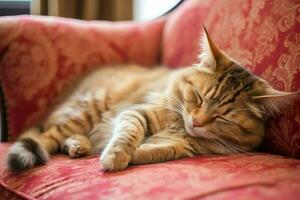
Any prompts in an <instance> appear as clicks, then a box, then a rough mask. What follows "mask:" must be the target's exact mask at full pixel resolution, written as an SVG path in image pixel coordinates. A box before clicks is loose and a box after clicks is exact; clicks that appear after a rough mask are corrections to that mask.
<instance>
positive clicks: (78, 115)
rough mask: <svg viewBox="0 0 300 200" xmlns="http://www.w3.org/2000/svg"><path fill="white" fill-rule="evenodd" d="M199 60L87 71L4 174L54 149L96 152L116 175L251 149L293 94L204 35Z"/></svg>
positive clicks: (26, 138)
mask: <svg viewBox="0 0 300 200" xmlns="http://www.w3.org/2000/svg"><path fill="white" fill-rule="evenodd" d="M200 59H201V63H200V64H199V65H195V66H192V67H188V68H183V69H180V70H176V71H169V70H167V69H165V68H162V67H160V68H155V69H145V68H141V67H138V66H110V67H107V68H105V67H102V68H101V69H98V70H96V71H94V72H93V73H91V74H90V75H88V76H86V77H85V78H84V79H83V80H81V81H80V82H79V84H78V85H77V86H76V87H75V90H74V91H73V92H72V93H71V94H70V95H69V96H68V97H65V98H64V100H63V101H62V103H61V104H59V105H57V107H56V108H55V109H54V111H53V112H52V113H51V114H50V115H49V116H48V117H47V118H46V119H45V120H44V121H43V122H42V123H41V124H40V126H39V127H35V128H32V129H29V130H27V131H25V133H24V134H23V135H22V136H21V137H20V139H19V140H18V141H17V142H16V143H15V144H14V145H13V146H12V147H11V148H10V151H9V153H8V165H9V167H10V169H11V170H13V171H21V170H23V169H26V168H31V167H33V166H35V165H38V164H43V163H45V162H46V161H47V159H48V157H49V155H50V154H53V153H56V152H63V153H66V154H68V155H69V156H70V157H81V156H85V155H90V154H95V153H100V152H102V154H101V158H100V160H101V163H102V166H103V169H105V170H109V171H115V170H122V169H125V168H126V167H127V166H128V164H144V163H154V162H164V161H167V160H174V159H179V158H184V157H191V156H194V155H199V154H226V153H239V152H247V151H251V150H253V149H255V148H256V147H257V146H258V145H259V144H260V142H261V141H262V139H263V137H264V123H265V121H266V119H267V118H268V116H269V115H270V114H272V113H274V111H276V112H277V110H278V109H279V108H280V107H281V106H282V105H284V104H285V102H287V101H288V100H290V99H291V98H289V97H293V96H295V94H298V93H283V92H279V91H276V90H273V89H272V88H271V87H270V86H269V85H268V84H267V83H266V82H265V81H263V80H262V79H260V78H258V77H256V76H254V75H253V74H251V73H250V72H248V71H247V70H246V69H244V68H243V67H241V66H240V65H239V64H238V63H237V62H236V61H234V60H232V59H230V58H229V57H228V56H226V55H225V54H224V53H223V52H221V51H220V50H219V49H218V48H217V47H216V46H215V44H214V43H213V42H212V41H211V39H210V38H209V36H208V35H207V33H206V32H205V34H204V40H203V52H202V54H201V55H200ZM102 150H103V151H102Z"/></svg>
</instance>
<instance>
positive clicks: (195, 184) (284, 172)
mask: <svg viewBox="0 0 300 200" xmlns="http://www.w3.org/2000/svg"><path fill="white" fill-rule="evenodd" d="M9 146H10V144H7V143H2V144H0V157H4V154H5V153H6V152H7V148H8V147H9ZM4 192H5V195H6V196H9V197H10V196H15V197H16V196H17V197H20V198H25V199H49V200H50V199H53V200H55V199H60V200H63V199H66V200H67V199H77V200H79V199H89V200H93V199H200V198H201V199H232V197H235V198H234V199H245V197H247V199H257V200H260V199H264V200H268V199H270V200H271V199H272V200H276V199H290V200H293V199H295V200H296V199H299V198H300V160H296V159H291V158H287V157H282V156H276V155H270V154H262V153H252V154H244V155H243V154H240V155H227V156H198V157H194V158H190V159H183V160H176V161H171V162H166V163H159V164H152V165H140V166H131V167H129V168H128V169H127V170H124V171H120V172H116V173H105V172H103V171H102V170H101V165H100V163H99V159H98V156H90V157H87V158H81V159H70V158H67V157H66V156H62V155H57V156H54V157H53V158H52V159H51V160H50V161H49V162H48V163H47V164H46V165H44V166H39V167H36V168H34V169H31V170H28V171H25V172H23V173H21V174H12V173H10V172H8V171H7V170H6V169H5V162H4V160H3V159H2V160H0V196H1V195H3V194H4ZM7 199H8V198H7Z"/></svg>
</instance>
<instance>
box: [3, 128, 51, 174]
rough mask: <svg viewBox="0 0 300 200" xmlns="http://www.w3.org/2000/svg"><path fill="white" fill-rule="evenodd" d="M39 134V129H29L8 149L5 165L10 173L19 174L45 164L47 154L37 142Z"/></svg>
mask: <svg viewBox="0 0 300 200" xmlns="http://www.w3.org/2000/svg"><path fill="white" fill-rule="evenodd" d="M40 134H41V131H40V129H39V128H37V127H36V128H31V129H29V130H27V131H26V132H24V133H23V134H22V136H21V137H20V138H19V139H18V140H17V141H16V142H15V143H14V144H13V145H12V146H11V147H10V149H9V151H8V154H7V165H8V168H9V169H10V170H11V171H14V172H20V171H23V170H25V169H28V168H31V167H33V166H35V165H41V164H44V163H46V162H47V160H48V158H49V153H48V152H47V151H46V150H45V149H44V148H43V146H42V145H41V144H40V143H39V141H38V137H39V135H40Z"/></svg>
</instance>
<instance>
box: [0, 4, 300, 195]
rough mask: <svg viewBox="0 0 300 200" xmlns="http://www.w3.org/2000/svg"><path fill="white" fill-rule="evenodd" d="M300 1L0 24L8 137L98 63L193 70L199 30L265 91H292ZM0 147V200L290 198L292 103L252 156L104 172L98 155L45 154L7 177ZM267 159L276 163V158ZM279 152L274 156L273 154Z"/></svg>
mask: <svg viewBox="0 0 300 200" xmlns="http://www.w3.org/2000/svg"><path fill="white" fill-rule="evenodd" d="M299 9H300V2H299V1H297V0H249V1H245V0H236V1H231V0H206V1H201V0H189V1H185V3H184V4H183V5H181V6H180V7H179V8H177V9H176V11H175V12H173V13H171V14H170V15H168V16H166V17H163V18H160V19H157V20H153V21H151V22H145V23H134V22H119V23H110V22H99V21H92V22H86V21H79V20H70V19H63V18H52V17H36V16H35V17H33V16H16V17H1V18H0V78H1V79H0V80H1V86H2V89H3V92H4V97H5V104H6V115H7V121H8V123H7V124H8V128H9V138H10V140H14V139H15V138H16V137H17V136H18V134H19V133H20V132H21V130H22V129H24V128H25V127H28V126H31V125H32V124H35V123H36V122H37V121H38V120H39V119H41V118H42V117H43V116H45V115H46V114H47V108H48V107H49V106H50V105H52V104H53V103H55V100H56V98H57V96H58V95H59V94H60V93H61V92H62V91H63V89H64V88H66V87H67V86H68V84H70V82H71V81H72V80H73V79H74V78H76V77H79V76H80V75H82V74H83V73H84V72H86V71H88V70H90V69H92V68H94V67H101V66H103V65H107V64H114V63H138V64H142V65H145V66H147V67H151V66H153V65H155V64H157V63H160V62H161V63H163V64H165V65H166V66H168V67H171V68H177V67H184V66H187V65H190V64H193V63H196V62H198V60H197V54H198V52H199V51H200V50H199V36H200V33H201V31H202V24H204V25H205V26H206V27H207V28H208V30H209V32H210V35H211V36H212V38H213V39H214V40H215V42H216V43H217V44H218V45H219V46H220V47H221V48H222V49H224V50H225V51H226V52H227V53H228V54H229V55H230V56H232V57H233V58H235V59H236V60H238V61H239V62H241V63H242V64H244V65H245V66H246V67H248V68H249V69H250V70H251V71H253V72H254V73H256V74H258V75H260V76H262V77H264V78H265V79H267V80H268V81H269V82H270V83H271V84H272V85H273V86H274V87H275V88H277V89H281V90H285V91H296V90H300V59H299V57H300V53H299V52H300V10H299ZM10 145H11V143H10V142H3V143H1V144H0V155H1V158H2V159H0V199H214V200H215V199H216V200H217V199H222V200H223V199H260V200H264V199H270V200H275V199H295V200H296V199H300V160H298V159H296V158H300V104H299V102H297V103H295V104H294V105H292V109H290V110H286V111H285V112H284V113H283V115H282V116H279V117H277V118H276V119H272V120H270V121H269V122H268V126H267V134H266V139H265V141H264V143H263V144H262V146H261V148H260V152H253V153H249V154H240V155H226V156H221V155H219V156H197V157H194V158H190V159H183V160H177V161H171V162H166V163H160V164H152V165H141V166H131V167H129V168H128V169H127V170H124V171H121V172H116V173H104V172H103V171H101V164H100V162H99V159H98V156H90V157H86V158H81V159H69V158H68V157H66V156H63V155H55V156H53V159H51V160H50V162H48V163H47V164H46V165H44V166H39V167H36V168H34V169H31V170H27V171H25V172H23V173H20V174H12V173H11V172H9V171H8V170H7V169H6V165H5V159H4V157H5V153H6V152H7V149H8V148H9V146H10ZM276 154H277V155H276ZM278 154H281V155H278Z"/></svg>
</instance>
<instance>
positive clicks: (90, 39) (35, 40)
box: [0, 16, 164, 138]
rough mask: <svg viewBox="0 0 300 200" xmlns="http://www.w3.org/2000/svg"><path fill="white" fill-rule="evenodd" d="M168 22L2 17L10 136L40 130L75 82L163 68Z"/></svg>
mask: <svg viewBox="0 0 300 200" xmlns="http://www.w3.org/2000/svg"><path fill="white" fill-rule="evenodd" d="M163 24H164V19H161V20H157V21H154V22H148V23H131V22H119V23H110V22H98V21H91V22H86V21H85V22H83V21H80V20H70V19H63V18H55V17H37V16H34V17H30V16H20V17H19V16H17V17H0V58H1V59H0V79H1V85H2V87H3V90H4V94H5V98H6V102H7V115H8V122H9V133H10V136H11V137H12V138H16V136H17V135H18V134H20V132H21V130H22V129H24V128H26V127H28V126H31V125H32V124H35V123H36V122H37V121H39V120H40V119H41V118H42V117H43V116H44V115H45V114H46V113H47V111H48V110H49V106H51V105H52V104H53V102H54V101H55V100H56V97H57V96H58V94H60V93H61V92H62V91H63V89H65V88H66V87H67V86H68V85H69V84H70V82H71V81H72V80H74V79H75V78H77V77H79V76H82V75H83V74H84V73H86V72H87V71H89V70H91V69H92V68H95V67H101V66H103V65H108V64H110V65H112V64H116V63H138V64H141V65H146V66H150V65H153V64H155V63H157V62H158V56H159V49H160V43H161V31H162V28H163Z"/></svg>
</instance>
